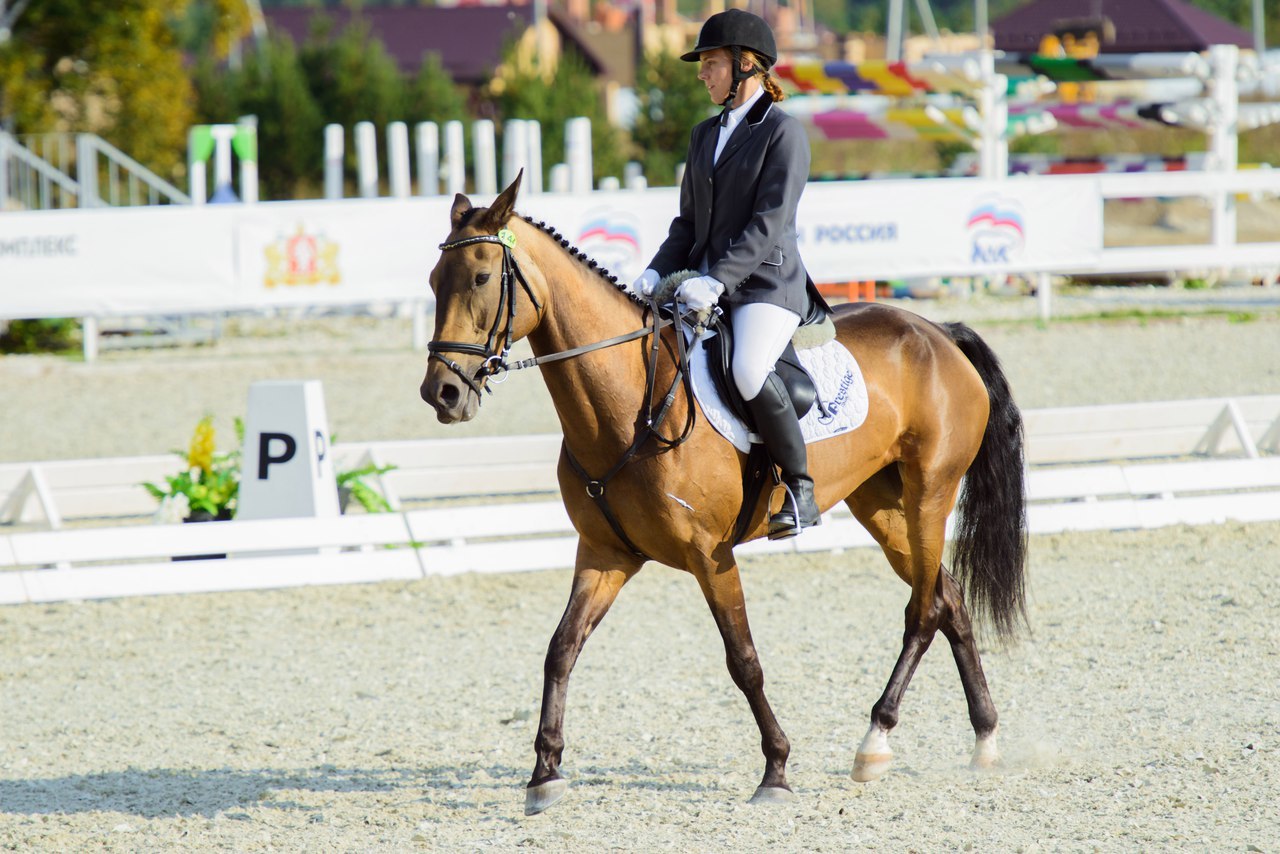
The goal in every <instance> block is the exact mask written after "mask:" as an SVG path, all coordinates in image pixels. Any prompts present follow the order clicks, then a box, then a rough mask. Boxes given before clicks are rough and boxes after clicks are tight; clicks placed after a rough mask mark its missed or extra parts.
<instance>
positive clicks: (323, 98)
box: [300, 16, 408, 131]
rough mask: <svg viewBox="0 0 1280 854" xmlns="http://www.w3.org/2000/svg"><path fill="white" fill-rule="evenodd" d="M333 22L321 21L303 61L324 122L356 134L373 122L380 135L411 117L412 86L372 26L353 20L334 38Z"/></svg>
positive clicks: (304, 69) (307, 47)
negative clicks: (409, 90) (409, 92)
mask: <svg viewBox="0 0 1280 854" xmlns="http://www.w3.org/2000/svg"><path fill="white" fill-rule="evenodd" d="M332 27H333V22H332V20H330V19H328V18H327V16H318V17H317V19H316V24H315V27H314V29H313V31H312V33H311V36H310V38H309V39H308V40H307V42H306V44H304V45H303V47H302V50H301V53H300V56H301V61H302V68H303V71H304V72H305V73H306V77H307V83H308V86H309V87H310V89H311V94H312V95H313V97H314V98H315V100H316V103H317V104H318V105H319V107H320V113H321V115H322V116H323V117H324V121H325V122H336V123H338V124H340V125H343V126H344V127H347V128H351V127H353V126H354V125H355V124H356V123H357V122H362V121H369V122H373V124H374V126H375V127H377V128H378V129H379V130H380V131H381V129H382V128H385V127H386V126H387V123H388V122H393V121H399V120H403V119H404V118H405V117H406V114H407V104H408V98H407V88H408V87H407V85H406V83H405V80H404V77H403V76H402V75H401V74H400V70H399V69H398V68H397V67H396V63H395V60H393V59H392V58H391V56H390V54H388V53H387V49H386V48H385V47H384V46H383V44H382V42H381V41H379V40H378V39H376V38H374V37H373V36H372V35H371V34H370V32H369V24H368V22H367V21H363V20H361V19H359V18H352V19H351V22H350V23H349V24H348V25H347V28H346V29H345V30H343V31H342V32H341V33H340V34H339V35H338V36H337V37H336V38H335V37H332V35H331V34H332Z"/></svg>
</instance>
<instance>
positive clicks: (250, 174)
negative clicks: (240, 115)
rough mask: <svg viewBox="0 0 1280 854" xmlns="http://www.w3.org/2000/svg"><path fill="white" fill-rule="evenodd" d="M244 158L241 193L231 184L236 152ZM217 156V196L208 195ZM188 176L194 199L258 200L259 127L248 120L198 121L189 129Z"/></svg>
mask: <svg viewBox="0 0 1280 854" xmlns="http://www.w3.org/2000/svg"><path fill="white" fill-rule="evenodd" d="M233 153H234V155H235V156H236V157H237V158H238V159H239V160H240V195H239V196H237V195H236V193H235V190H234V189H232V187H231V173H232V170H231V159H232V154H233ZM210 158H212V159H213V196H212V197H210V196H209V195H208V190H207V182H208V178H209V171H208V169H209V167H208V163H209V160H210ZM187 178H188V182H189V185H190V190H191V193H190V195H191V203H192V204H195V205H203V204H205V203H206V202H208V201H214V202H246V203H253V202H256V201H257V200H258V127H257V122H256V121H251V120H244V121H242V122H240V123H239V124H234V125H194V126H193V127H192V128H191V130H190V131H188V132H187Z"/></svg>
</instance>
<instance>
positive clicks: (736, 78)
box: [720, 45, 756, 127]
mask: <svg viewBox="0 0 1280 854" xmlns="http://www.w3.org/2000/svg"><path fill="white" fill-rule="evenodd" d="M729 50H730V52H731V53H732V54H733V82H732V83H731V84H730V85H729V95H728V97H726V98H725V99H724V100H723V101H721V102H720V106H722V107H724V109H723V110H722V111H721V112H720V126H721V127H724V126H725V125H726V124H728V123H729V111H730V110H732V109H733V101H734V99H735V98H737V97H738V87H739V86H741V85H742V81H743V80H749V79H750V78H751V76H752V75H753V74H755V73H756V70H755V68H754V67H752V68H751V70H749V71H743V70H742V48H740V47H738V46H737V45H734V46H733V47H731V48H729Z"/></svg>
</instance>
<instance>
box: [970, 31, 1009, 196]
mask: <svg viewBox="0 0 1280 854" xmlns="http://www.w3.org/2000/svg"><path fill="white" fill-rule="evenodd" d="M979 57H980V59H979V61H980V63H981V70H982V88H981V89H979V90H978V113H979V115H980V117H981V128H980V134H979V138H978V177H980V178H985V179H987V180H999V179H1002V178H1006V177H1008V175H1009V139H1008V130H1009V95H1008V87H1009V80H1008V78H1006V77H1005V76H1004V75H1003V74H996V60H995V53H994V52H993V51H990V50H983V51H981V52H980V53H979Z"/></svg>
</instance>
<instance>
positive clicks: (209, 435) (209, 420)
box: [187, 415, 215, 472]
mask: <svg viewBox="0 0 1280 854" xmlns="http://www.w3.org/2000/svg"><path fill="white" fill-rule="evenodd" d="M214 438H215V437H214V433H213V416H211V415H206V416H205V417H204V418H201V419H200V423H199V424H197V425H196V432H195V435H193V436H192V437H191V450H190V452H188V454H187V463H188V465H190V466H191V467H192V468H198V469H200V470H201V471H206V472H207V471H212V470H213V449H214Z"/></svg>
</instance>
